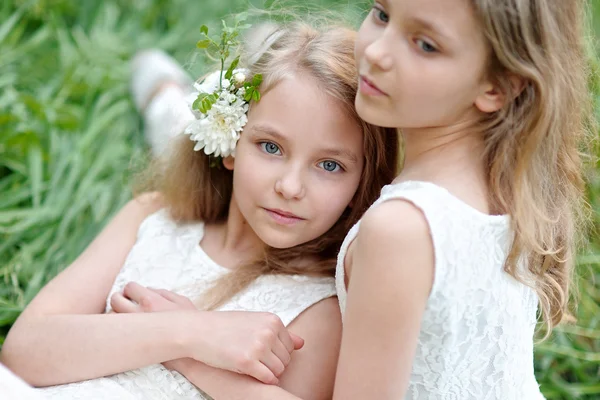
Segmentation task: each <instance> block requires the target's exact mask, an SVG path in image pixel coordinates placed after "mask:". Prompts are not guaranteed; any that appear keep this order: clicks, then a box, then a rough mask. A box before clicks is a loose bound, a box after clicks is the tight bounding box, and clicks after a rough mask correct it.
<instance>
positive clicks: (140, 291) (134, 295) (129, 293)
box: [123, 282, 157, 304]
mask: <svg viewBox="0 0 600 400" xmlns="http://www.w3.org/2000/svg"><path fill="white" fill-rule="evenodd" d="M123 295H124V296H125V297H127V298H128V299H130V300H133V301H135V302H136V303H138V304H142V301H143V300H144V299H146V298H147V297H149V296H157V294H156V293H154V292H153V291H151V290H150V289H148V288H146V287H144V286H142V285H140V284H139V283H135V282H129V283H128V284H127V285H125V287H124V288H123Z"/></svg>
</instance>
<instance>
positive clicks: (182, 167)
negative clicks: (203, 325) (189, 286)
mask: <svg viewBox="0 0 600 400" xmlns="http://www.w3.org/2000/svg"><path fill="white" fill-rule="evenodd" d="M355 35H356V34H355V32H354V31H353V30H351V29H348V28H344V27H340V26H332V25H324V26H321V27H319V28H317V27H315V26H312V25H309V24H308V23H300V22H294V23H289V24H288V25H285V26H280V27H279V28H277V29H276V30H274V31H273V32H271V33H270V34H269V35H268V36H267V38H266V40H265V41H264V46H262V47H263V48H262V49H261V46H256V43H254V44H253V46H252V47H253V48H254V49H260V50H259V54H258V57H256V54H252V55H248V56H247V57H245V59H246V60H252V62H251V63H250V64H249V65H244V66H245V67H247V68H249V69H250V71H251V74H250V75H254V74H258V73H260V74H262V75H263V84H262V85H261V92H262V93H266V92H268V91H269V90H270V89H271V88H273V87H274V86H275V85H276V84H277V83H278V82H280V81H281V80H282V79H284V78H285V77H288V76H293V75H294V74H308V75H310V76H311V77H313V78H315V79H316V80H317V82H318V83H319V85H320V86H319V87H320V88H321V89H322V90H323V91H324V92H325V93H327V94H329V95H330V96H332V97H333V98H335V99H336V100H337V101H339V103H340V104H342V105H343V107H344V108H345V110H346V112H347V113H348V115H349V116H350V117H351V118H353V119H354V120H355V121H356V123H357V124H359V126H361V127H362V133H363V137H364V139H363V145H364V154H365V166H364V169H363V172H362V176H361V179H360V183H359V186H358V189H357V191H356V193H355V195H354V198H353V200H352V207H348V208H347V209H346V210H345V211H344V213H343V215H342V216H341V217H340V219H339V220H338V221H337V222H336V223H335V224H334V226H333V227H331V228H330V229H329V231H327V232H326V233H325V234H323V235H322V236H320V237H318V238H316V239H314V240H312V241H310V242H308V243H304V244H302V245H299V246H296V247H293V248H289V249H275V248H268V249H267V250H266V251H265V254H264V256H263V257H261V258H259V259H256V260H249V262H248V263H247V264H245V265H242V266H240V267H238V268H236V269H235V270H233V271H232V272H231V273H229V274H227V275H226V276H224V277H223V278H220V279H218V280H217V281H216V283H215V285H214V286H212V287H211V288H210V289H209V290H208V291H207V293H206V294H205V296H204V297H203V298H202V299H200V303H199V306H202V307H203V308H205V309H214V308H217V307H219V306H220V305H222V304H223V303H224V302H225V301H227V300H228V299H230V298H231V297H232V296H233V295H235V294H236V293H238V292H240V291H241V290H243V289H244V288H246V287H247V286H248V285H249V284H251V283H252V282H253V281H254V280H255V279H256V278H258V277H259V276H261V275H264V274H315V275H325V276H333V275H334V272H335V261H336V257H337V253H338V251H339V248H340V246H341V243H342V241H343V239H344V237H345V235H346V233H347V232H348V230H349V229H350V228H351V227H352V225H353V224H354V223H356V222H357V221H358V219H359V218H360V217H361V216H362V214H363V213H364V212H365V211H366V209H367V208H368V207H369V205H370V204H372V203H373V202H374V201H375V200H376V199H377V197H378V195H379V191H380V190H381V188H382V187H383V186H384V185H385V184H387V183H389V182H391V181H392V179H393V178H394V176H395V175H396V172H397V165H398V153H399V145H398V137H397V134H396V132H395V131H394V130H391V129H384V128H379V127H375V126H373V125H369V124H367V123H365V122H363V121H362V120H361V119H360V118H359V117H358V115H357V114H356V111H355V108H354V98H355V96H356V92H357V87H358V78H357V72H356V67H355V64H354V41H355ZM254 39H256V38H254ZM265 47H266V48H265ZM193 147H194V143H193V142H191V141H190V140H189V138H188V137H181V138H180V139H179V140H178V141H177V142H176V144H175V147H174V148H173V149H172V152H171V153H170V157H169V158H168V160H167V163H166V165H159V166H158V167H157V170H156V171H157V172H158V174H157V175H156V177H155V179H156V180H155V185H154V187H155V188H156V189H158V190H159V191H160V192H162V194H163V196H164V200H165V203H166V205H167V207H168V208H169V210H170V213H171V216H172V217H173V218H174V219H175V220H178V221H182V222H185V221H204V222H205V223H207V224H211V223H220V222H224V221H225V220H226V219H227V213H228V210H229V203H230V200H231V194H232V178H233V173H232V171H228V170H226V169H224V168H214V167H212V168H211V167H210V162H211V160H209V158H208V157H207V156H206V155H205V154H204V153H203V152H201V151H200V152H195V151H194V150H193ZM302 260H310V262H301V261H302Z"/></svg>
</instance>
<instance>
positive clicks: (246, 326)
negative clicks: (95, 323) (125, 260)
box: [111, 282, 304, 384]
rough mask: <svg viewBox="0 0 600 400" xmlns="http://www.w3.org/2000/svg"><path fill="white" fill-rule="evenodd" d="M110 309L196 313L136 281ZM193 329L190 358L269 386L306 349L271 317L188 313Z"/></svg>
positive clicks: (182, 300) (188, 304)
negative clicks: (298, 352) (292, 359)
mask: <svg viewBox="0 0 600 400" xmlns="http://www.w3.org/2000/svg"><path fill="white" fill-rule="evenodd" d="M111 307H112V308H113V310H114V311H115V312H118V313H135V312H163V311H179V310H193V311H195V310H196V308H195V306H194V304H193V303H192V302H191V301H190V300H189V299H188V298H186V297H184V296H180V295H178V294H175V293H173V292H170V291H168V290H162V289H149V288H146V287H143V286H141V285H139V284H137V283H134V282H131V283H128V284H127V285H126V286H125V289H124V291H123V293H115V294H114V295H113V296H112V297H111ZM190 325H191V326H192V327H194V328H192V329H191V332H190V336H189V340H188V341H187V347H188V348H190V349H191V351H190V357H191V358H193V359H195V360H197V361H201V362H203V363H205V364H207V365H210V366H212V367H216V368H220V369H226V370H230V371H234V372H238V373H240V374H244V375H250V376H252V377H254V378H256V379H258V380H259V381H261V382H264V383H268V384H277V383H278V382H279V380H278V379H277V377H279V376H280V375H281V374H282V373H283V371H284V370H285V367H287V365H288V364H289V362H290V360H291V353H292V352H293V351H294V350H298V349H300V348H302V346H303V345H304V341H303V340H302V339H301V338H300V337H298V336H296V335H294V334H293V333H291V332H289V331H288V330H287V329H286V328H285V326H284V325H283V323H282V322H281V320H280V319H279V318H278V317H277V316H276V315H274V314H271V313H258V312H247V311H211V312H196V313H193V314H191V315H190ZM195 327H198V328H197V329H196V328H195Z"/></svg>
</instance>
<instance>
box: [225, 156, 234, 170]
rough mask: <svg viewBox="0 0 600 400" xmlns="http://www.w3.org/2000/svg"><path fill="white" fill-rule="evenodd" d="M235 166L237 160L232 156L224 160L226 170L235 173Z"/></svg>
mask: <svg viewBox="0 0 600 400" xmlns="http://www.w3.org/2000/svg"><path fill="white" fill-rule="evenodd" d="M234 164H235V158H233V157H232V156H229V157H225V158H224V159H223V166H224V167H225V169H228V170H229V171H233V166H234Z"/></svg>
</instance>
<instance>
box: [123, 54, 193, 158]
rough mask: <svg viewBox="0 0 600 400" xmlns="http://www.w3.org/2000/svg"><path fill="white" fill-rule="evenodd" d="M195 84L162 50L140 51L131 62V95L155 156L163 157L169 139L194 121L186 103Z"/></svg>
mask: <svg viewBox="0 0 600 400" xmlns="http://www.w3.org/2000/svg"><path fill="white" fill-rule="evenodd" d="M192 83H193V81H192V79H191V78H190V77H189V76H188V75H187V74H186V72H185V71H184V70H183V69H182V68H181V67H180V66H179V65H178V64H177V62H176V61H175V60H173V59H172V58H171V57H169V56H168V55H167V54H165V53H164V52H162V51H161V50H155V49H150V50H144V51H141V52H139V53H137V54H136V55H135V57H134V58H133V60H132V62H131V93H132V95H133V100H134V103H135V106H136V108H137V109H138V111H139V112H140V113H141V114H142V117H143V118H144V131H145V135H146V139H147V140H148V142H149V143H150V145H151V147H152V151H153V153H154V154H155V155H156V156H158V155H160V154H163V152H164V151H165V149H166V147H167V144H168V142H169V140H170V139H171V138H172V137H173V136H176V135H178V134H180V133H182V131H183V130H184V129H185V127H186V126H187V125H188V124H189V123H190V122H191V121H192V120H193V118H194V116H193V115H192V113H191V112H190V110H189V108H188V105H187V103H186V101H185V98H186V95H187V94H188V93H189V92H190V91H191V89H192Z"/></svg>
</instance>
